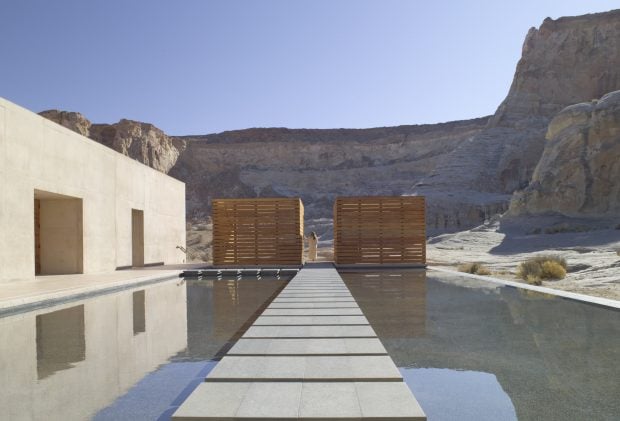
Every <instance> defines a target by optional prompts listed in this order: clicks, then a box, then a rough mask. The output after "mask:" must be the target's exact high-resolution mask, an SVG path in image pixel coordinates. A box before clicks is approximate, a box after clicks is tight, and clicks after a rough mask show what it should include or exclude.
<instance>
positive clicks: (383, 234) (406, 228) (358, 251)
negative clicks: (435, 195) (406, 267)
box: [334, 196, 426, 265]
mask: <svg viewBox="0 0 620 421" xmlns="http://www.w3.org/2000/svg"><path fill="white" fill-rule="evenodd" d="M425 212H426V205H425V199H424V197H421V196H367V197H364V196H361V197H339V198H336V202H335V203H334V260H335V262H336V264H341V265H348V264H358V263H369V264H426V217H425Z"/></svg>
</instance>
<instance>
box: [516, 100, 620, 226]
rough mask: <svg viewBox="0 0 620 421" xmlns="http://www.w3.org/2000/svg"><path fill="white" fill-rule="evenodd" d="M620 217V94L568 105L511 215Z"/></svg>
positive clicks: (552, 128) (556, 120)
mask: <svg viewBox="0 0 620 421" xmlns="http://www.w3.org/2000/svg"><path fill="white" fill-rule="evenodd" d="M550 212H553V213H558V214H562V215H564V216H569V217H582V216H594V217H608V216H620V91H615V92H612V93H609V94H607V95H605V96H603V98H601V99H600V100H598V101H597V100H594V101H591V102H585V103H581V104H576V105H571V106H569V107H567V108H565V109H564V110H562V111H561V112H560V113H559V114H557V115H556V116H555V117H554V119H553V120H552V121H551V124H549V129H548V131H547V142H546V145H545V150H544V153H543V155H542V158H541V159H540V162H539V163H538V166H537V167H536V170H535V171H534V176H533V178H532V182H531V183H530V185H529V186H528V187H527V188H526V189H525V190H524V191H521V192H517V193H515V195H514V198H513V200H512V203H511V205H510V214H511V215H524V214H529V215H536V214H546V213H550Z"/></svg>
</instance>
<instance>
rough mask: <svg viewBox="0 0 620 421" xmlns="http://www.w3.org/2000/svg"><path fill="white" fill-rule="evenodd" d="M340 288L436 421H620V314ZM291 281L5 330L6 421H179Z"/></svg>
mask: <svg viewBox="0 0 620 421" xmlns="http://www.w3.org/2000/svg"><path fill="white" fill-rule="evenodd" d="M341 275H342V277H343V279H344V280H345V282H346V284H347V286H348V287H349V288H350V290H351V292H352V294H353V295H354V296H355V298H356V299H357V301H358V303H359V305H360V307H361V308H362V310H363V312H364V314H365V315H366V317H367V318H368V319H369V321H370V323H371V324H372V325H373V327H374V329H375V331H376V332H377V334H378V335H379V336H380V338H381V341H382V342H383V344H384V345H385V347H386V349H387V350H388V352H389V353H390V355H391V357H392V358H393V359H394V362H395V363H396V365H397V366H398V367H399V368H400V370H401V373H402V375H403V377H404V379H405V381H406V382H407V384H408V385H409V387H410V388H411V389H412V390H413V392H414V394H415V395H416V398H417V399H418V401H419V402H420V404H421V405H422V407H423V408H424V410H425V412H426V413H427V415H428V419H429V420H430V421H447V420H515V419H519V420H619V419H620V312H618V311H614V310H609V309H605V308H602V307H596V306H592V305H587V304H581V303H577V302H574V301H569V300H565V299H561V298H557V297H553V296H547V295H541V294H535V293H531V292H527V291H522V290H517V289H514V288H510V287H502V286H497V285H494V284H488V283H485V282H479V281H474V280H471V279H464V278H461V277H458V276H450V275H446V274H441V275H435V274H433V272H429V274H428V275H427V274H426V273H425V272H423V271H381V272H377V273H371V272H366V273H360V272H357V273H341ZM286 282H287V281H286V280H279V279H268V278H263V279H261V280H257V279H255V278H243V279H239V280H238V279H221V280H187V281H182V280H178V279H175V280H171V281H165V282H162V283H158V284H154V285H151V286H148V287H144V288H139V289H134V290H127V291H122V292H118V293H113V294H108V295H103V296H98V297H95V298H91V299H88V300H84V301H76V302H72V303H67V304H64V305H60V306H55V307H49V308H45V309H39V310H36V311H32V312H28V313H21V314H17V315H12V316H6V317H3V318H0V408H1V410H0V419H2V420H5V419H6V420H88V419H95V420H167V419H169V417H170V415H171V414H172V413H173V412H174V411H175V410H176V408H177V407H178V406H179V405H180V404H181V403H182V402H183V401H184V399H185V398H186V397H187V396H188V395H189V394H190V393H191V391H192V390H193V389H194V388H195V387H196V386H197V385H198V384H199V383H200V382H201V381H203V380H204V377H205V376H206V375H207V374H208V373H209V371H210V370H211V369H212V368H213V367H214V365H215V364H216V362H217V360H218V358H219V357H220V356H221V355H223V354H224V353H225V352H226V350H228V349H229V348H230V346H232V344H233V343H234V341H235V340H236V339H237V338H238V337H239V336H240V335H241V334H242V332H243V331H244V330H245V329H246V328H247V327H248V326H249V325H251V323H252V322H253V320H254V319H255V317H256V316H257V315H258V314H260V313H261V312H262V309H263V308H264V307H265V306H267V304H268V303H269V302H270V301H271V299H272V298H273V297H274V296H276V295H277V294H278V292H279V291H280V289H281V288H283V287H284V285H285V284H286Z"/></svg>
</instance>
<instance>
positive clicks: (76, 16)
mask: <svg viewBox="0 0 620 421" xmlns="http://www.w3.org/2000/svg"><path fill="white" fill-rule="evenodd" d="M615 7H618V3H617V1H605V0H589V1H583V0H556V1H550V0H537V1H535V0H513V1H510V2H508V1H497V0H495V1H493V0H480V1H474V0H472V1H457V0H454V1H416V0H408V1H401V0H376V1H365V0H311V1H306V0H247V1H237V0H222V1H210V0H131V1H128V0H89V1H85V0H55V1H50V0H4V1H3V2H2V5H1V6H0V53H1V57H2V60H1V61H0V96H2V97H4V98H7V99H8V100H10V101H13V102H15V103H17V104H19V105H22V106H24V107H26V108H28V109H31V110H33V111H37V112H38V111H42V110H44V109H50V108H58V109H64V110H71V111H80V112H82V113H83V114H84V115H86V117H88V118H89V119H90V120H91V121H93V122H98V123H111V122H115V121H118V120H119V119H120V118H129V119H134V120H141V121H146V122H150V123H153V124H155V125H156V126H158V127H160V128H162V129H163V130H165V131H166V132H168V133H169V134H174V135H183V134H205V133H213V132H219V131H223V130H231V129H242V128H247V127H272V126H277V127H293V128H298V127H309V128H331V127H356V128H362V127H374V126H391V125H399V124H420V123H435V122H441V121H450V120H457V119H466V118H473V117H479V116H484V115H488V114H492V113H493V112H495V109H496V107H497V106H498V105H499V103H500V102H501V101H502V100H503V98H504V97H505V96H506V93H507V92H508V89H509V87H510V83H511V81H512V76H513V73H514V69H515V66H516V63H517V61H518V59H519V57H520V55H521V46H522V43H523V39H524V37H525V34H526V33H527V31H528V29H529V28H530V27H531V26H539V25H540V24H541V23H542V20H543V19H544V18H545V17H547V16H550V17H552V18H558V17H560V16H567V15H579V14H584V13H592V12H599V11H607V10H611V9H613V8H615Z"/></svg>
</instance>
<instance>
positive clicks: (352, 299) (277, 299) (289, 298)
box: [272, 297, 356, 303]
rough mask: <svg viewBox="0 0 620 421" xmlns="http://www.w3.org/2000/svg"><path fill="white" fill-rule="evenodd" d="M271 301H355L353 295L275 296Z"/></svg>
mask: <svg viewBox="0 0 620 421" xmlns="http://www.w3.org/2000/svg"><path fill="white" fill-rule="evenodd" d="M272 302H274V303H286V302H297V303H320V302H334V303H339V302H352V303H354V302H356V301H355V299H354V298H353V297H318V298H317V297H305V298H304V297H286V298H279V297H278V298H276V299H275V300H273V301H272Z"/></svg>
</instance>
